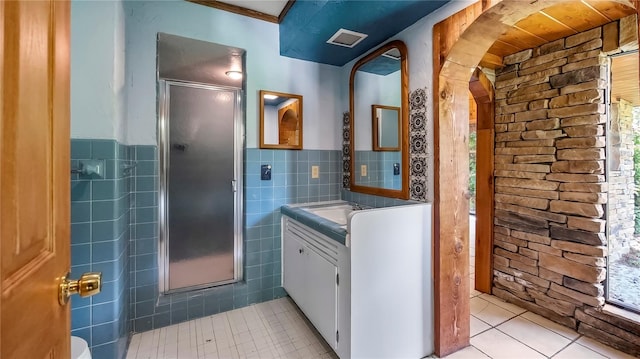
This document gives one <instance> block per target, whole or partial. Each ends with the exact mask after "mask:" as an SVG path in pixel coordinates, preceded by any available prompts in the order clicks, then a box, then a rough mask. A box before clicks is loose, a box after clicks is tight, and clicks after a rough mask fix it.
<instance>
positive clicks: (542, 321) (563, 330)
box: [520, 312, 580, 340]
mask: <svg viewBox="0 0 640 359" xmlns="http://www.w3.org/2000/svg"><path fill="white" fill-rule="evenodd" d="M520 316H521V317H523V318H525V319H527V320H530V321H532V322H534V323H536V324H538V325H541V326H543V327H545V328H547V329H549V330H551V331H553V332H556V333H558V334H560V335H562V336H563V337H565V338H569V339H571V340H574V339H576V338H578V337H579V336H580V334H578V332H576V331H575V330H573V329H571V328H567V327H565V326H564V325H561V324H558V323H556V322H552V321H550V320H549V319H547V318H543V317H541V316H539V315H538V314H535V313H531V312H525V313H522V314H521V315H520Z"/></svg>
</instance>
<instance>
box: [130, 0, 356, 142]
mask: <svg viewBox="0 0 640 359" xmlns="http://www.w3.org/2000/svg"><path fill="white" fill-rule="evenodd" d="M125 10H126V15H127V18H126V34H127V36H126V38H127V46H126V48H127V55H126V56H127V57H126V60H127V66H126V68H127V90H128V93H127V95H128V96H127V110H128V111H127V118H128V127H127V132H128V134H127V142H128V143H129V144H147V145H148V144H156V121H157V115H156V112H157V110H156V108H157V103H156V36H157V33H158V32H165V33H168V34H173V35H178V36H184V37H190V38H194V39H198V40H204V41H210V42H215V43H219V44H222V45H227V46H234V47H239V48H242V49H244V50H246V69H245V72H246V76H247V84H246V86H247V88H246V104H245V107H246V145H247V147H249V148H255V147H258V142H259V141H258V132H259V118H260V116H259V113H258V107H259V102H258V91H259V90H271V91H278V92H286V93H293V94H299V95H302V96H303V101H304V113H303V118H304V120H303V126H304V128H303V135H304V138H303V147H304V148H305V149H325V150H337V149H340V148H341V137H340V131H341V116H342V112H343V111H344V109H343V108H342V107H343V102H342V99H341V98H340V96H339V95H338V94H340V84H341V83H340V76H341V69H340V68H339V67H335V66H330V65H323V64H317V63H313V62H309V61H302V60H296V59H292V58H288V57H283V56H280V48H279V32H278V25H277V24H273V23H269V22H265V21H261V20H257V19H253V18H249V17H245V16H240V15H236V14H232V13H229V12H225V11H221V10H217V9H211V8H208V7H204V6H202V5H197V4H193V3H189V2H186V1H180V2H174V1H172V2H162V1H149V2H146V1H132V2H126V3H125Z"/></svg>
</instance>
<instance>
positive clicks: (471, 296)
mask: <svg viewBox="0 0 640 359" xmlns="http://www.w3.org/2000/svg"><path fill="white" fill-rule="evenodd" d="M480 294H482V292H478V291H477V290H475V289H473V287H471V290H470V291H469V297H470V298H473V297H477V296H479V295H480Z"/></svg>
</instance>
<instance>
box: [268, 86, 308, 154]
mask: <svg viewBox="0 0 640 359" xmlns="http://www.w3.org/2000/svg"><path fill="white" fill-rule="evenodd" d="M259 96H260V148H271V149H290V150H301V149H302V96H301V95H294V94H289V93H282V92H274V91H265V90H261V91H260V94H259Z"/></svg>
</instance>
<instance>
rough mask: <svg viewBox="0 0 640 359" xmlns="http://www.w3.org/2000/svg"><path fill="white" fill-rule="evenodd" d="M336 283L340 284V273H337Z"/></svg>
mask: <svg viewBox="0 0 640 359" xmlns="http://www.w3.org/2000/svg"><path fill="white" fill-rule="evenodd" d="M336 285H340V273H336Z"/></svg>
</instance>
